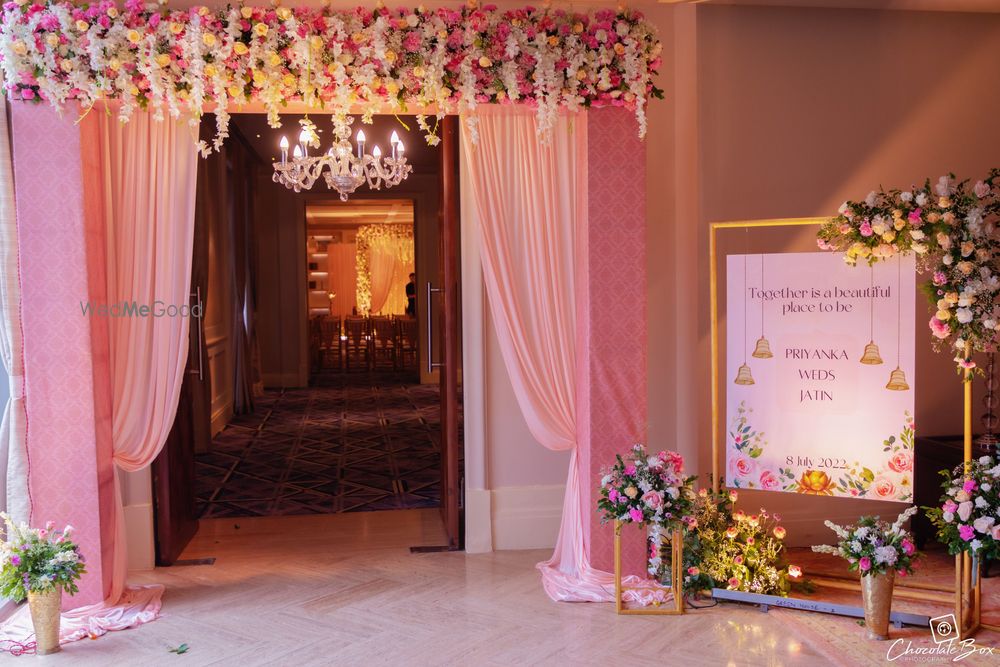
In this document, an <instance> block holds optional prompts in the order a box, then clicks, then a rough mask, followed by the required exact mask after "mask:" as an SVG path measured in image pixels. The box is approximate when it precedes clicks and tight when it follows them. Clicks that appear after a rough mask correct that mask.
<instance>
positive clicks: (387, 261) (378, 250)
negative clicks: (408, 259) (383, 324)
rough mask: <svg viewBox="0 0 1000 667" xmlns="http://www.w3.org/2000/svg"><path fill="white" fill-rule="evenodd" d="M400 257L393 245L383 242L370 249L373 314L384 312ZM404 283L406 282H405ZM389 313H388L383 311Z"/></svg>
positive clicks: (369, 263)
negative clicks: (397, 255) (393, 249)
mask: <svg viewBox="0 0 1000 667" xmlns="http://www.w3.org/2000/svg"><path fill="white" fill-rule="evenodd" d="M398 264H399V259H398V258H397V257H396V253H395V252H392V249H391V246H390V247H384V246H382V245H381V244H380V245H378V246H375V247H373V248H371V249H370V250H369V251H368V271H369V274H370V275H371V290H372V305H371V312H372V314H377V313H382V309H383V308H385V304H386V302H387V301H388V300H389V294H390V293H391V291H392V286H393V278H395V277H396V267H397V265H398ZM403 284H404V285H405V284H406V283H403ZM382 314H387V313H382Z"/></svg>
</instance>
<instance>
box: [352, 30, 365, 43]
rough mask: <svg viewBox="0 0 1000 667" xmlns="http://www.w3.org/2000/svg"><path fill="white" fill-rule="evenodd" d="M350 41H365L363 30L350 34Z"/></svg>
mask: <svg viewBox="0 0 1000 667" xmlns="http://www.w3.org/2000/svg"><path fill="white" fill-rule="evenodd" d="M351 41H352V42H354V43H355V44H361V43H362V42H364V41H365V33H363V32H356V33H354V34H353V35H351Z"/></svg>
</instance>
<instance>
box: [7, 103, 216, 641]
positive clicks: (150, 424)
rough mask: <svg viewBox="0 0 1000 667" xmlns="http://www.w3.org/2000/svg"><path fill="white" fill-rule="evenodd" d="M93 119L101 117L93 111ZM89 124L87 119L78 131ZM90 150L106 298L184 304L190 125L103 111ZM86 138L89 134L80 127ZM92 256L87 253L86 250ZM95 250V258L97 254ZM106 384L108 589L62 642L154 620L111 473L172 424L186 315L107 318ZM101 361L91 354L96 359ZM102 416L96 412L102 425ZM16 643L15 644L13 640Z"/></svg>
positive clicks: (67, 623) (189, 237) (156, 446)
mask: <svg viewBox="0 0 1000 667" xmlns="http://www.w3.org/2000/svg"><path fill="white" fill-rule="evenodd" d="M94 113H99V112H97V111H95V112H94ZM91 122H94V121H92V120H91V119H87V121H85V123H87V124H88V125H85V126H84V127H89V123H91ZM96 123H97V127H96V128H95V131H96V134H97V136H96V137H95V139H96V141H94V142H93V143H94V145H96V146H99V147H100V149H101V150H102V154H101V155H100V164H101V168H100V169H99V171H100V174H90V176H91V177H93V181H94V183H88V185H94V184H99V185H100V187H101V194H103V196H97V197H94V198H93V201H94V206H95V208H96V209H101V210H98V211H96V212H95V214H96V215H101V214H102V213H103V216H104V219H105V221H106V225H105V229H104V231H105V234H106V247H105V248H104V249H103V250H104V255H105V267H106V278H107V301H108V303H119V302H122V301H128V302H132V301H136V302H137V303H138V304H139V305H142V304H148V305H150V306H152V307H157V308H158V307H160V306H162V307H164V308H166V307H169V306H175V305H176V306H180V305H187V304H188V303H189V298H188V293H189V290H190V280H191V261H192V244H193V239H194V204H195V185H196V174H197V151H196V147H195V138H194V137H193V135H192V134H191V131H190V128H189V127H188V124H187V122H186V121H166V122H156V121H154V120H153V119H152V118H151V116H150V115H149V114H147V113H136V114H135V115H133V117H132V120H131V121H130V122H128V123H124V124H122V123H120V122H118V120H117V118H115V117H114V115H113V114H112V115H106V114H103V113H101V114H99V120H97V121H96ZM84 131H85V132H86V130H84ZM88 252H89V250H88ZM98 252H99V251H98ZM109 319H110V321H109V323H108V324H109V332H108V341H107V343H108V350H107V352H106V354H107V353H109V354H110V369H109V370H110V377H109V378H106V381H108V382H109V384H110V387H108V389H109V391H110V394H111V397H112V410H111V414H110V415H105V419H108V420H110V421H111V424H109V425H108V424H105V425H103V426H102V424H100V423H99V424H98V428H102V427H104V426H110V428H111V429H112V442H113V446H114V462H115V464H116V471H115V496H116V497H115V501H116V502H115V503H114V510H115V511H114V516H113V517H112V518H113V522H112V523H111V530H110V535H108V536H106V537H105V538H104V539H105V541H107V542H110V546H111V548H112V549H113V555H112V577H111V586H110V591H108V594H107V597H106V598H105V600H104V601H103V602H101V603H98V604H94V605H89V606H86V607H81V608H78V609H74V610H71V611H67V612H64V613H63V615H62V628H61V634H62V640H63V641H73V640H77V639H82V638H84V637H87V636H92V637H93V636H97V635H101V634H104V633H105V632H108V631H109V630H120V629H124V628H129V627H133V626H136V625H139V624H141V623H145V622H148V621H151V620H153V619H155V618H156V617H157V616H158V615H159V611H160V598H161V595H162V593H163V587H162V586H131V587H126V586H125V579H126V574H127V559H126V553H125V548H126V541H125V534H124V529H125V524H124V518H123V514H122V505H121V496H120V486H119V483H118V479H117V468H120V469H122V470H126V471H134V470H140V469H142V468H144V467H146V466H148V465H149V464H150V463H151V462H152V461H153V459H154V458H155V457H156V455H157V454H158V453H159V452H160V449H161V448H162V447H163V443H164V442H165V439H166V437H167V434H168V433H169V431H170V428H171V426H172V425H173V421H174V416H175V413H176V410H177V403H178V398H179V395H180V387H181V382H182V380H183V375H184V370H185V365H186V362H187V347H188V328H189V320H188V318H186V317H170V316H163V317H115V318H109ZM101 354H102V352H101V351H100V350H96V349H95V350H94V356H95V358H97V357H99V356H100V355H101ZM100 419H101V416H100V415H98V420H99V421H100ZM2 631H3V635H4V636H5V638H10V639H16V640H21V641H23V640H24V639H26V638H27V637H30V636H31V633H32V626H31V619H30V616H29V615H28V613H27V609H26V608H23V609H20V610H19V611H18V613H17V614H15V615H14V616H13V617H12V618H11V619H9V620H8V622H7V623H5V624H4V626H3V628H2ZM19 638H20V639H19Z"/></svg>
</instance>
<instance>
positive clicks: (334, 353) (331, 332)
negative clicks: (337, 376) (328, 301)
mask: <svg viewBox="0 0 1000 667" xmlns="http://www.w3.org/2000/svg"><path fill="white" fill-rule="evenodd" d="M320 331H321V336H322V338H321V343H320V350H321V351H322V361H321V364H320V365H321V366H322V367H324V368H325V367H326V365H327V363H330V365H331V367H335V368H340V367H341V364H342V363H343V361H342V355H341V350H342V347H343V344H342V341H341V338H340V317H339V316H338V317H324V318H322V321H321V322H320Z"/></svg>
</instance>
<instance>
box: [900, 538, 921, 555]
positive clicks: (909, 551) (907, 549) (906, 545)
mask: <svg viewBox="0 0 1000 667" xmlns="http://www.w3.org/2000/svg"><path fill="white" fill-rule="evenodd" d="M901 545H902V547H903V553H904V554H906V555H907V556H912V555H913V552H914V551H916V550H917V548H916V547H915V546H913V542H911V541H909V540H903V541H902V543H901Z"/></svg>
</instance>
